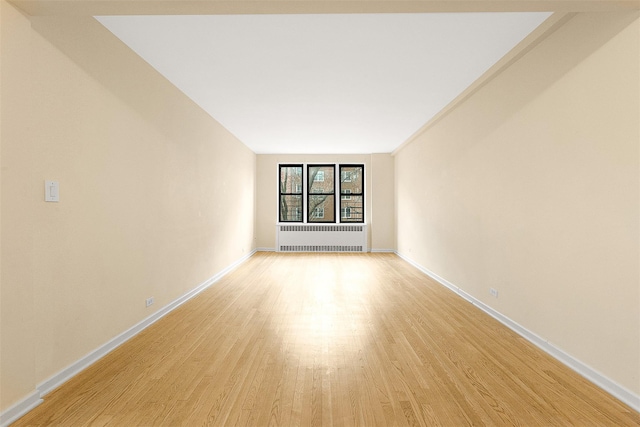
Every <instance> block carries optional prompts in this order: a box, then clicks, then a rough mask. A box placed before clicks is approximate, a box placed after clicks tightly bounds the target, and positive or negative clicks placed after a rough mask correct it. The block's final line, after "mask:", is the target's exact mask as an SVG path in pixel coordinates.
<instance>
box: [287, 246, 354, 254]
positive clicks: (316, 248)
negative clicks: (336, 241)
mask: <svg viewBox="0 0 640 427" xmlns="http://www.w3.org/2000/svg"><path fill="white" fill-rule="evenodd" d="M280 252H363V250H362V246H327V245H323V246H315V245H314V246H310V245H283V246H280Z"/></svg>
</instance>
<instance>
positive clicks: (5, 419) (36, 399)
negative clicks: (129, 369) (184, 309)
mask: <svg viewBox="0 0 640 427" xmlns="http://www.w3.org/2000/svg"><path fill="white" fill-rule="evenodd" d="M256 252H257V250H253V251H251V252H250V253H249V254H247V255H245V256H243V257H242V258H240V259H239V260H238V261H236V262H234V263H233V264H231V265H229V266H228V267H227V268H225V269H224V270H222V271H220V272H219V273H217V274H216V275H215V276H213V277H211V278H209V279H207V280H205V281H204V282H202V283H201V284H199V285H198V286H196V287H195V288H194V289H192V290H190V291H189V292H187V293H185V294H184V295H182V296H180V297H178V298H177V299H176V300H174V301H172V302H171V303H169V304H167V305H166V306H164V307H162V308H161V309H160V310H158V311H156V312H155V313H153V314H152V315H150V316H149V317H147V318H146V319H144V320H142V321H141V322H139V323H137V324H135V325H134V326H132V327H131V328H129V329H127V330H126V331H124V332H122V333H121V334H119V335H118V336H116V337H115V338H113V339H111V340H109V341H108V342H107V343H105V344H103V345H101V346H100V347H98V348H97V349H95V350H93V351H92V352H91V353H89V354H87V355H86V356H84V357H82V358H80V359H79V360H77V361H76V362H74V363H72V364H71V365H69V366H67V367H66V368H64V369H62V370H61V371H60V372H58V373H57V374H55V375H53V376H52V377H50V378H49V379H47V380H45V381H43V382H41V383H40V384H38V386H37V388H36V391H35V392H33V393H32V394H31V395H29V396H28V397H27V398H25V399H23V400H22V401H20V402H18V403H17V404H15V405H14V406H12V407H11V408H9V409H7V410H6V411H4V412H2V414H0V427H6V426H8V425H9V424H10V423H12V422H14V421H15V420H17V419H18V418H20V417H22V416H23V415H25V414H26V413H27V412H29V411H30V410H31V409H33V408H35V407H36V406H38V405H39V404H40V403H42V397H44V396H46V395H47V394H48V393H49V392H51V391H53V390H54V389H56V388H58V387H59V386H61V385H62V384H64V383H65V382H67V381H68V380H70V379H71V378H73V377H74V376H75V375H77V374H78V373H80V372H81V371H83V370H85V369H86V368H88V367H89V366H91V365H92V364H94V363H95V362H97V361H98V360H100V359H101V358H102V357H104V356H106V355H107V354H108V353H110V352H111V351H113V350H115V349H116V348H117V347H119V346H120V345H122V344H124V343H125V342H126V341H128V340H130V339H131V338H133V337H134V336H136V335H137V334H139V333H140V332H141V331H143V330H144V329H146V328H148V327H149V326H151V325H152V324H153V323H155V322H156V321H158V320H159V319H161V318H162V317H164V316H166V315H167V314H168V313H170V312H171V311H173V310H175V309H176V308H178V307H179V306H180V305H182V304H184V303H185V302H187V301H188V300H190V299H191V298H193V297H195V296H196V295H198V294H199V293H201V292H202V291H204V290H205V289H207V288H208V287H210V286H211V285H213V284H214V283H216V282H217V281H219V280H220V279H222V278H223V277H224V276H226V275H227V274H229V273H230V272H231V271H232V270H234V269H235V268H237V267H238V266H239V265H240V264H242V263H244V262H245V261H246V260H248V259H249V258H251V256H253V255H254V254H255V253H256Z"/></svg>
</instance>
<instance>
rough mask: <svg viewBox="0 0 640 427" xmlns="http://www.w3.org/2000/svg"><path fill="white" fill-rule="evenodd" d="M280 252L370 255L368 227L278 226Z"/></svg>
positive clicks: (361, 225) (326, 225)
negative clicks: (362, 253) (360, 253)
mask: <svg viewBox="0 0 640 427" xmlns="http://www.w3.org/2000/svg"><path fill="white" fill-rule="evenodd" d="M276 250H277V251H278V252H367V226H366V225H365V224H298V225H289V224H286V225H284V224H278V225H277V226H276Z"/></svg>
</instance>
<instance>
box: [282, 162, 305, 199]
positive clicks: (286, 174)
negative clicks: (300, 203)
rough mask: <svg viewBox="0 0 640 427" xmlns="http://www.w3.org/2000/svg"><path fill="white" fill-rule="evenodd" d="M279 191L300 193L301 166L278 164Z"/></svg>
mask: <svg viewBox="0 0 640 427" xmlns="http://www.w3.org/2000/svg"><path fill="white" fill-rule="evenodd" d="M280 193H281V194H302V166H280Z"/></svg>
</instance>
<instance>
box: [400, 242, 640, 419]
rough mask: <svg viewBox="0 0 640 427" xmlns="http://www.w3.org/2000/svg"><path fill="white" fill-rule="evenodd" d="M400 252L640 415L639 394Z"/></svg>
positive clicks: (428, 273) (408, 259) (438, 280)
mask: <svg viewBox="0 0 640 427" xmlns="http://www.w3.org/2000/svg"><path fill="white" fill-rule="evenodd" d="M396 253H397V255H398V256H399V257H400V258H402V259H403V260H405V261H407V262H408V263H409V264H411V265H413V266H414V267H416V268H417V269H418V270H420V271H422V272H423V273H424V274H426V275H427V276H429V277H431V278H432V279H433V280H435V281H436V282H438V283H440V284H441V285H443V286H445V287H447V288H449V289H450V290H452V291H453V292H455V293H456V294H458V295H459V296H461V297H462V298H464V299H465V300H467V301H469V302H470V303H472V304H473V305H475V306H476V307H478V308H479V309H480V310H482V311H484V312H485V313H487V314H488V315H490V316H491V317H493V318H494V319H496V320H498V321H499V322H500V323H502V324H503V325H505V326H507V327H508V328H509V329H511V330H513V331H514V332H516V333H517V334H518V335H520V336H522V337H523V338H525V339H526V340H528V341H529V342H531V343H532V344H534V345H535V346H537V347H538V348H540V349H541V350H543V351H544V352H546V353H548V354H549V355H551V356H552V357H554V358H555V359H557V360H559V361H560V362H562V363H563V364H565V365H566V366H568V367H569V368H571V369H573V370H574V371H576V372H577V373H578V374H580V375H582V376H583V377H585V378H586V379H587V380H589V381H591V382H592V383H594V384H595V385H597V386H598V387H600V388H602V389H603V390H605V391H606V392H607V393H609V394H611V395H612V396H614V397H616V398H618V399H620V400H621V401H622V402H624V403H626V404H627V405H629V406H631V407H632V408H633V409H635V410H636V411H638V412H640V396H639V395H637V394H635V393H633V392H632V391H630V390H628V389H627V388H625V387H623V386H621V385H620V384H618V383H616V382H615V381H613V380H611V379H610V378H608V377H606V376H605V375H603V374H601V373H600V372H598V371H597V370H595V369H593V368H592V367H590V366H588V365H586V364H585V363H583V362H581V361H580V360H578V359H576V358H575V357H573V356H571V355H570V354H568V353H565V352H564V351H563V350H561V349H559V348H558V347H556V346H555V345H553V344H552V343H550V342H549V341H548V340H546V339H544V338H542V337H540V336H538V335H536V334H535V333H533V332H531V331H529V330H528V329H526V328H525V327H523V326H521V325H519V324H518V323H516V322H514V321H513V320H511V319H510V318H508V317H507V316H505V315H503V314H501V313H500V312H498V311H496V310H494V309H493V308H491V307H489V306H488V305H486V304H485V303H483V302H482V301H480V300H478V299H476V298H475V297H473V296H472V295H470V294H468V293H466V292H465V291H463V290H462V289H460V288H459V287H457V286H455V285H454V284H453V283H451V282H449V281H447V280H445V279H444V278H442V277H440V276H438V275H437V274H435V273H434V272H432V271H430V270H428V269H426V268H424V267H423V266H421V265H420V264H418V263H416V262H415V261H413V260H412V259H410V258H407V257H406V256H404V255H402V254H400V253H398V252H396Z"/></svg>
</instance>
